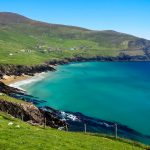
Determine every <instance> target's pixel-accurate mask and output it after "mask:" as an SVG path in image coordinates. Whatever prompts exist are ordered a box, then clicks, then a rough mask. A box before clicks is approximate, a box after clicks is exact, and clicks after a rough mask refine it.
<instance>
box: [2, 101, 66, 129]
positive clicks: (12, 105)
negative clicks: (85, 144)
mask: <svg viewBox="0 0 150 150" xmlns="http://www.w3.org/2000/svg"><path fill="white" fill-rule="evenodd" d="M0 111H2V112H6V113H8V114H10V115H12V116H14V117H15V118H19V119H22V120H23V121H26V122H29V123H31V124H36V125H46V126H49V127H53V128H59V127H65V126H66V123H65V122H64V121H61V120H60V119H59V117H58V116H56V115H55V114H54V113H53V112H51V113H50V112H45V111H44V110H42V109H39V108H37V107H36V106H34V105H33V104H31V103H26V102H19V100H18V102H12V101H7V100H2V99H0Z"/></svg>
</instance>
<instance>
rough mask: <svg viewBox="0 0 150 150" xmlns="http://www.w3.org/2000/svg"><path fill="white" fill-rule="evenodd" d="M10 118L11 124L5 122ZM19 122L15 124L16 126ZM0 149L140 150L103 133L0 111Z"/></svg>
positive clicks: (141, 147) (8, 121) (140, 147)
mask: <svg viewBox="0 0 150 150" xmlns="http://www.w3.org/2000/svg"><path fill="white" fill-rule="evenodd" d="M10 122H12V123H13V125H8V124H9V123H10ZM17 125H19V127H18V126H17ZM0 149H1V150H14V149H16V150H27V149H28V150H35V149H36V150H41V149H42V150H142V149H146V147H144V146H142V145H141V146H135V145H134V144H133V143H130V144H129V143H126V142H123V141H120V140H114V139H111V138H107V137H102V136H95V135H92V134H84V133H72V132H64V131H59V130H55V129H51V128H46V129H43V128H41V127H34V126H31V125H29V124H27V123H24V122H21V121H20V120H18V119H15V118H12V117H11V116H9V115H6V114H4V113H2V112H0Z"/></svg>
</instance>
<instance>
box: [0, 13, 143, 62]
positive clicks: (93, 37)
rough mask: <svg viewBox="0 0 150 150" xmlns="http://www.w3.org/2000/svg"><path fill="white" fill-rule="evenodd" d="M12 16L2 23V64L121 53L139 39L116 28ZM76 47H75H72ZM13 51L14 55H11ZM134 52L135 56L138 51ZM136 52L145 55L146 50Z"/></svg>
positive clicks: (0, 29) (0, 43)
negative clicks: (91, 27) (100, 28)
mask: <svg viewBox="0 0 150 150" xmlns="http://www.w3.org/2000/svg"><path fill="white" fill-rule="evenodd" d="M0 17H1V14H0ZM9 17H10V19H11V21H12V14H11V15H10V14H9V16H7V17H5V18H7V19H8V20H7V22H6V23H5V25H4V24H0V63H1V64H6V63H9V64H27V65H32V64H39V63H42V62H45V61H47V60H52V59H64V58H66V57H69V58H73V57H76V56H82V57H86V58H87V57H94V56H117V55H118V54H119V53H120V52H121V51H122V50H126V49H127V48H128V41H131V40H136V39H137V38H136V37H134V36H130V35H127V34H121V33H118V32H114V31H92V30H86V29H82V28H76V27H69V26H61V25H50V24H49V25H47V24H45V23H40V22H36V21H31V20H28V19H27V20H28V21H27V22H26V21H25V22H23V23H22V22H20V23H14V24H10V23H8V22H9ZM15 17H16V18H17V17H18V16H17V15H16V16H14V22H15ZM19 17H20V16H19ZM5 18H2V19H4V20H5ZM0 19H1V18H0ZM2 19H1V20H2ZM1 20H0V21H1ZM72 48H73V49H75V50H71V49H72ZM21 50H25V51H26V52H22V51H21ZM28 50H30V52H28ZM10 53H12V54H13V56H10V55H9V54H10ZM132 53H133V55H134V53H135V52H132ZM136 54H137V55H138V54H143V51H139V52H136ZM29 60H30V61H29Z"/></svg>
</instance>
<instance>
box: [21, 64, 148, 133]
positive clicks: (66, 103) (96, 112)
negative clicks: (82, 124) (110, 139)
mask: <svg viewBox="0 0 150 150" xmlns="http://www.w3.org/2000/svg"><path fill="white" fill-rule="evenodd" d="M57 69H58V71H56V72H49V73H48V75H47V77H46V78H45V79H43V80H41V81H37V82H33V83H30V84H26V85H24V86H22V87H23V88H24V89H26V90H27V91H28V93H29V94H32V95H34V96H37V97H39V98H41V99H45V100H47V103H46V104H45V105H49V106H51V107H54V108H56V109H59V110H65V111H72V112H81V113H84V114H85V115H88V116H91V117H96V118H100V119H104V120H107V121H115V122H119V123H121V124H123V125H127V126H128V127H130V128H132V129H135V130H137V131H139V132H140V133H143V134H146V135H150V63H149V62H139V63H133V62H131V63H117V62H88V63H74V64H69V65H64V66H58V67H57Z"/></svg>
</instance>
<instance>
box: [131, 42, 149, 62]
mask: <svg viewBox="0 0 150 150" xmlns="http://www.w3.org/2000/svg"><path fill="white" fill-rule="evenodd" d="M128 47H129V50H143V51H144V52H145V56H147V58H148V59H149V60H150V41H149V40H145V39H137V40H135V41H130V42H129V43H128Z"/></svg>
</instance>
